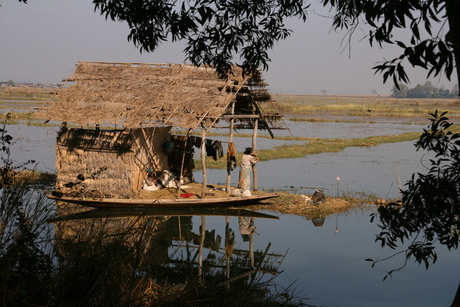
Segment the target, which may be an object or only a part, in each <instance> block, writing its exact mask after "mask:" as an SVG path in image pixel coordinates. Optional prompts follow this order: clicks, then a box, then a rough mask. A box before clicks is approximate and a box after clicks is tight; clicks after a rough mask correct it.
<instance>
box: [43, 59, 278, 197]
mask: <svg viewBox="0 0 460 307" xmlns="http://www.w3.org/2000/svg"><path fill="white" fill-rule="evenodd" d="M65 81H67V82H68V83H67V85H66V86H64V87H63V88H61V89H60V90H59V92H58V93H57V98H58V99H57V102H54V103H52V104H50V105H48V106H45V107H44V108H42V109H41V110H40V111H39V112H37V113H36V114H35V116H34V117H35V118H37V119H44V120H54V121H60V122H62V124H63V126H62V129H61V131H60V132H59V135H58V141H57V150H56V153H57V155H56V159H57V161H56V165H57V171H58V176H57V188H58V189H59V190H62V191H65V192H66V193H71V194H72V193H76V194H77V193H78V194H80V195H81V194H83V195H94V196H98V197H124V198H129V197H133V196H134V195H135V194H136V193H137V192H138V191H139V190H140V189H141V188H142V185H143V183H144V182H145V179H146V178H147V177H148V176H149V174H156V175H158V174H159V173H161V172H163V171H165V170H166V171H170V172H172V173H173V174H174V175H175V177H176V178H177V179H181V180H188V181H193V174H192V171H193V149H192V147H193V146H197V147H200V148H201V150H202V152H203V151H204V150H205V146H206V132H207V131H209V130H211V129H212V128H213V127H216V125H217V123H218V122H221V123H222V122H224V123H227V124H228V127H229V128H230V133H229V142H232V132H233V130H235V129H248V128H249V129H254V131H257V130H258V129H266V130H268V131H269V132H270V134H271V135H272V136H273V134H272V130H273V129H277V128H282V127H280V126H277V123H278V120H279V119H281V115H279V114H278V113H270V114H269V113H266V112H264V111H263V109H262V105H263V103H265V102H269V101H270V99H271V98H270V95H269V93H268V91H267V89H266V85H267V84H265V83H264V81H263V79H262V77H261V74H260V73H259V72H257V73H256V74H254V75H251V76H243V75H242V71H241V69H239V68H238V67H235V68H234V70H233V74H232V75H231V77H229V78H228V79H227V80H224V79H221V78H219V77H218V75H217V74H216V72H215V70H214V69H212V68H209V67H203V66H202V67H196V66H193V65H186V64H141V63H108V62H79V63H78V64H77V65H76V70H75V72H74V74H73V75H72V76H70V77H69V78H68V79H66V80H65ZM71 124H73V126H71ZM219 125H220V124H219ZM220 126H222V125H220ZM172 129H175V130H177V129H182V131H183V133H182V134H179V135H172V133H171V131H172ZM196 129H201V135H200V136H199V137H197V136H193V137H192V134H191V133H192V132H193V131H194V130H196ZM254 136H256V132H254ZM253 146H254V147H255V143H254V140H253ZM181 182H182V181H181ZM228 182H229V181H228Z"/></svg>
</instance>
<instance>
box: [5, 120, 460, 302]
mask: <svg viewBox="0 0 460 307" xmlns="http://www.w3.org/2000/svg"><path fill="white" fill-rule="evenodd" d="M289 125H290V127H291V131H292V133H293V134H294V135H297V136H305V137H315V138H354V137H363V136H372V135H379V134H384V135H387V134H400V133H403V132H408V131H420V132H421V130H422V129H423V128H424V127H425V126H426V124H420V123H416V124H406V123H398V122H395V120H392V121H391V122H389V121H388V122H385V121H382V122H363V123H349V122H348V123H347V122H344V123H338V122H333V123H331V122H321V123H305V122H293V123H292V125H291V123H289ZM7 130H8V132H9V133H10V134H11V135H13V137H14V140H15V144H14V145H13V146H12V148H11V149H12V157H13V159H14V160H16V161H18V162H24V161H26V160H29V159H34V160H35V161H37V169H39V170H43V171H50V172H53V171H55V141H56V132H57V131H58V128H57V127H36V126H27V125H23V124H18V125H12V126H7ZM283 133H288V132H286V131H284V132H283ZM286 142H287V141H282V140H276V139H275V140H271V139H269V138H260V139H259V143H258V146H259V147H258V148H260V149H262V148H271V147H273V146H278V145H282V144H284V143H286ZM289 142H291V141H289ZM292 142H294V141H292ZM235 143H236V144H237V146H238V150H241V149H242V148H244V147H247V146H249V145H250V139H248V138H236V139H235ZM427 158H428V157H426V156H424V155H423V153H422V152H416V151H415V147H414V146H413V142H401V143H394V144H382V145H378V146H372V147H366V148H357V147H350V148H347V149H346V150H344V151H342V152H338V153H325V154H318V155H311V156H306V157H304V158H298V159H279V160H271V161H266V162H260V163H259V164H258V166H257V168H258V172H259V188H260V189H265V190H289V191H293V192H295V193H304V194H310V193H312V192H313V191H314V189H316V188H321V189H323V190H324V191H325V192H326V194H327V195H329V196H336V195H337V194H343V193H349V194H353V193H361V192H363V193H367V194H375V195H378V196H379V197H389V198H393V197H398V186H400V185H403V184H404V182H405V181H406V180H408V179H409V178H410V176H411V175H412V173H414V172H419V171H424V167H423V161H427ZM195 176H196V178H195V179H196V180H197V181H200V176H201V175H200V171H197V172H196V173H195ZM208 177H209V181H208V182H209V183H221V182H224V180H225V171H224V170H208ZM236 177H237V171H235V172H234V173H233V176H232V178H233V180H234V181H235V180H236ZM337 177H339V178H340V181H338V180H337ZM374 210H375V208H373V207H370V208H362V209H358V210H356V211H352V212H346V213H342V214H335V215H332V216H327V217H323V220H322V223H321V226H319V227H318V226H315V224H314V223H313V222H312V220H307V219H306V218H304V217H300V216H292V215H279V214H277V215H278V217H279V219H278V220H274V219H256V220H255V226H256V227H257V228H256V234H255V235H254V237H253V248H254V249H255V250H259V251H263V250H264V249H265V248H266V247H267V245H268V244H271V249H270V250H271V251H272V252H273V253H276V254H280V255H285V257H284V258H283V261H282V263H281V264H280V271H282V273H281V274H280V275H279V276H277V278H276V284H278V285H279V286H280V287H288V286H289V285H291V284H292V283H294V287H295V288H296V291H297V292H300V293H301V295H302V296H305V297H309V298H311V301H310V303H312V304H314V305H317V306H330V307H333V306H342V307H346V306H350V307H356V306H363V307H364V306H382V307H383V306H401V307H403V306H422V307H423V306H448V305H449V304H450V303H451V302H452V299H453V297H454V295H455V291H456V288H457V285H458V282H459V276H460V274H459V273H460V272H459V269H458V265H457V264H458V257H459V254H458V251H453V252H447V251H445V250H444V249H443V248H440V249H439V250H438V254H439V260H438V262H437V263H436V264H434V265H433V266H431V267H430V268H429V270H425V269H424V268H423V267H419V266H417V265H416V264H414V263H409V264H408V265H407V267H406V268H404V269H403V270H402V271H401V272H399V273H396V274H395V275H394V277H393V279H388V280H386V281H382V279H383V277H384V276H385V274H386V272H387V271H388V270H391V269H394V268H397V267H399V266H400V265H401V264H402V262H403V258H402V257H397V258H394V259H392V260H389V261H384V262H382V263H380V264H378V265H377V266H376V267H375V268H371V263H369V262H366V261H365V260H364V259H366V258H374V259H376V258H385V257H388V256H390V255H392V253H393V252H394V251H392V250H386V249H382V248H380V245H378V244H376V243H375V242H374V239H375V237H374V236H375V234H376V233H378V231H379V229H378V227H377V225H376V224H375V223H373V224H372V223H370V217H369V215H370V214H371V213H372V212H374ZM267 213H269V214H273V212H267ZM225 221H226V220H225V218H224V217H207V218H206V228H207V229H208V230H209V231H211V230H215V233H216V234H220V235H221V237H224V236H225V233H224V231H225ZM201 222H202V218H200V217H198V216H195V217H193V218H192V224H193V227H194V229H195V230H196V231H197V232H198V231H199V230H198V227H199V226H200V224H201ZM238 223H239V222H238V219H237V218H236V217H230V219H229V225H230V227H231V228H232V229H235V230H237V229H238V228H239V224H238ZM235 240H236V247H237V248H241V249H248V248H249V247H248V244H249V243H248V242H247V241H245V240H244V239H243V237H242V236H240V235H238V236H236V239H235Z"/></svg>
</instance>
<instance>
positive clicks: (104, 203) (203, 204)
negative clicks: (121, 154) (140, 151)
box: [47, 193, 279, 209]
mask: <svg viewBox="0 0 460 307" xmlns="http://www.w3.org/2000/svg"><path fill="white" fill-rule="evenodd" d="M278 196H279V194H278V193H266V194H262V195H251V196H232V197H216V198H199V199H190V198H178V199H134V198H129V199H128V198H126V199H125V198H79V197H66V196H55V195H51V194H50V195H47V197H48V198H51V199H55V200H58V201H64V202H69V203H74V204H78V205H83V206H89V207H94V208H170V209H171V208H223V207H240V206H247V205H253V204H256V203H258V202H260V201H262V200H267V199H270V198H275V197H278Z"/></svg>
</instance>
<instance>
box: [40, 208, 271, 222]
mask: <svg viewBox="0 0 460 307" xmlns="http://www.w3.org/2000/svg"><path fill="white" fill-rule="evenodd" d="M138 216H151V217H153V216H244V217H253V218H266V219H276V220H277V219H279V218H278V217H277V216H275V215H271V214H266V213H261V212H257V211H252V210H245V209H229V208H217V209H211V208H195V209H189V208H182V209H174V208H168V209H162V208H134V209H133V208H131V209H124V208H122V209H101V208H98V209H91V210H87V211H83V212H77V213H71V214H67V215H62V216H57V217H54V218H50V219H48V220H47V222H48V223H55V222H60V221H69V220H86V219H97V218H123V217H138Z"/></svg>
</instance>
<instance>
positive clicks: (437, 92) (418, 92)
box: [391, 81, 458, 98]
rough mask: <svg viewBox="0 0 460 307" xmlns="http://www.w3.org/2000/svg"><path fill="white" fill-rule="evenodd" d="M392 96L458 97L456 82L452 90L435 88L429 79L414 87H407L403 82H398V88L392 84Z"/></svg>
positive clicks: (442, 87)
mask: <svg viewBox="0 0 460 307" xmlns="http://www.w3.org/2000/svg"><path fill="white" fill-rule="evenodd" d="M391 91H392V93H393V94H392V95H391V96H392V97H396V98H456V97H458V84H455V85H454V87H453V88H452V90H448V89H446V88H444V86H441V87H440V88H437V87H436V86H434V85H433V84H432V83H431V82H430V81H427V82H426V83H425V84H424V85H421V84H417V86H416V87H414V88H408V87H407V85H405V84H399V89H398V87H397V86H396V85H393V88H392V89H391Z"/></svg>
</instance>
